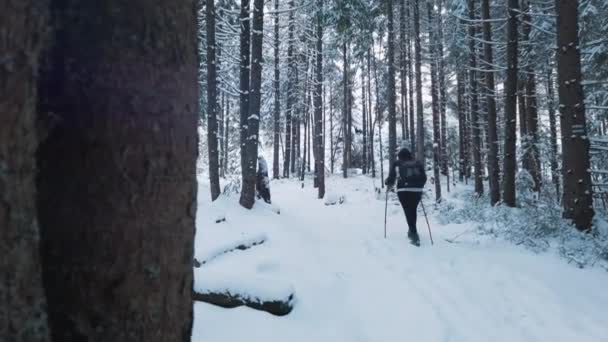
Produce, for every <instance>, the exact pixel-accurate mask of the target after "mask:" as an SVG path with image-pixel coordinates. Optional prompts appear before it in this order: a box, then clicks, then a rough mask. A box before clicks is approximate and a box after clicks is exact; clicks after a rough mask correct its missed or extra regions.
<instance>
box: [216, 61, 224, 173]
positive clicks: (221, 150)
mask: <svg viewBox="0 0 608 342" xmlns="http://www.w3.org/2000/svg"><path fill="white" fill-rule="evenodd" d="M218 52H219V51H218ZM218 59H221V57H220V56H219V55H218ZM216 89H217V88H216ZM221 93H222V95H221V96H220V98H221V100H220V108H219V115H220V117H219V119H218V121H217V125H218V131H217V137H218V140H219V144H220V148H219V150H218V156H219V158H218V159H219V162H218V165H219V169H220V177H222V178H224V177H226V170H224V151H225V150H226V142H225V141H224V127H225V126H224V122H225V120H226V113H225V111H224V109H225V108H226V96H225V94H224V92H221Z"/></svg>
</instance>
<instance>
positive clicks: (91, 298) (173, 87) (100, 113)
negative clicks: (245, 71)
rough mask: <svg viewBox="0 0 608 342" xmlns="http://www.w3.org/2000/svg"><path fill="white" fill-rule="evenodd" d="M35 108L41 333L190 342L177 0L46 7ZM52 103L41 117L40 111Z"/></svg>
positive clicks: (187, 117)
mask: <svg viewBox="0 0 608 342" xmlns="http://www.w3.org/2000/svg"><path fill="white" fill-rule="evenodd" d="M51 8H52V13H53V18H54V23H53V27H54V28H55V39H54V42H53V45H52V46H51V48H50V51H49V54H48V56H47V58H46V59H45V60H44V62H43V68H42V70H41V83H40V99H39V116H40V118H39V119H40V120H44V118H45V117H48V116H50V115H53V114H54V115H56V116H57V124H56V125H55V126H54V127H53V128H52V130H51V131H50V132H49V135H48V138H47V139H46V140H44V141H43V142H41V144H40V147H39V149H38V153H37V157H38V161H39V165H38V167H39V172H38V177H37V185H38V196H37V205H38V212H39V219H40V230H41V236H42V247H41V250H42V262H43V277H44V285H45V288H46V294H47V299H48V311H49V320H50V324H51V330H52V335H53V340H54V341H150V342H152V341H159V342H160V341H189V339H190V336H191V328H192V279H193V278H192V266H193V240H194V220H195V215H196V189H197V184H196V156H197V147H198V135H197V130H196V126H197V119H198V112H199V111H198V95H199V93H198V82H197V69H198V62H197V49H196V47H197V43H196V33H197V27H196V18H195V10H194V9H195V6H194V3H193V2H192V1H189V0H176V1H168V2H159V1H152V0H131V1H129V2H124V1H117V0H113V1H103V2H100V1H81V0H66V1H61V2H60V1H55V2H53V3H52V7H51ZM51 113H52V114H51Z"/></svg>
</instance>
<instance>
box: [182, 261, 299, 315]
mask: <svg viewBox="0 0 608 342" xmlns="http://www.w3.org/2000/svg"><path fill="white" fill-rule="evenodd" d="M194 275H195V281H194V284H195V285H194V292H193V298H194V300H196V301H201V302H205V303H209V304H213V305H217V306H221V307H224V308H236V307H239V306H247V307H249V308H252V309H256V310H261V311H266V312H268V313H270V314H273V315H276V316H285V315H287V314H289V313H290V312H291V310H292V309H293V305H294V301H295V291H294V289H293V286H291V284H288V283H285V282H282V281H279V280H277V279H271V278H266V277H260V276H256V275H238V276H235V275H230V274H226V273H223V272H216V271H213V270H207V269H205V268H199V269H196V270H195V273H194Z"/></svg>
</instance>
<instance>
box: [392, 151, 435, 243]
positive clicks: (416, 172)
mask: <svg viewBox="0 0 608 342" xmlns="http://www.w3.org/2000/svg"><path fill="white" fill-rule="evenodd" d="M397 157H398V158H397V160H396V161H394V162H393V163H392V164H391V167H390V169H389V173H388V178H387V179H386V181H385V182H384V184H385V185H386V186H387V187H388V188H392V187H393V186H394V185H395V181H396V182H397V190H396V191H397V196H398V197H399V202H400V203H401V206H402V207H403V211H404V212H405V219H406V220H407V225H408V227H409V230H408V232H407V237H408V238H409V239H410V241H411V243H412V244H414V245H416V246H420V237H419V236H418V231H417V229H416V220H417V210H418V204H419V203H420V201H421V200H422V191H423V189H424V185H425V184H426V173H425V171H424V165H422V163H421V162H419V161H417V160H414V158H413V156H412V153H411V152H410V150H408V149H407V148H402V149H401V150H399V153H398V154H397ZM387 191H388V190H387Z"/></svg>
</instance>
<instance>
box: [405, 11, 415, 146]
mask: <svg viewBox="0 0 608 342" xmlns="http://www.w3.org/2000/svg"><path fill="white" fill-rule="evenodd" d="M402 1H407V6H406V11H405V16H406V18H407V20H406V24H407V25H406V31H407V38H406V40H405V43H406V45H407V46H406V54H407V79H408V95H409V96H408V100H409V107H410V113H409V114H410V118H409V120H410V125H409V126H410V151H411V152H412V153H415V152H416V139H417V137H416V114H415V113H414V72H413V68H412V44H411V41H412V34H411V29H410V18H411V15H410V7H411V3H410V0H402Z"/></svg>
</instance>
